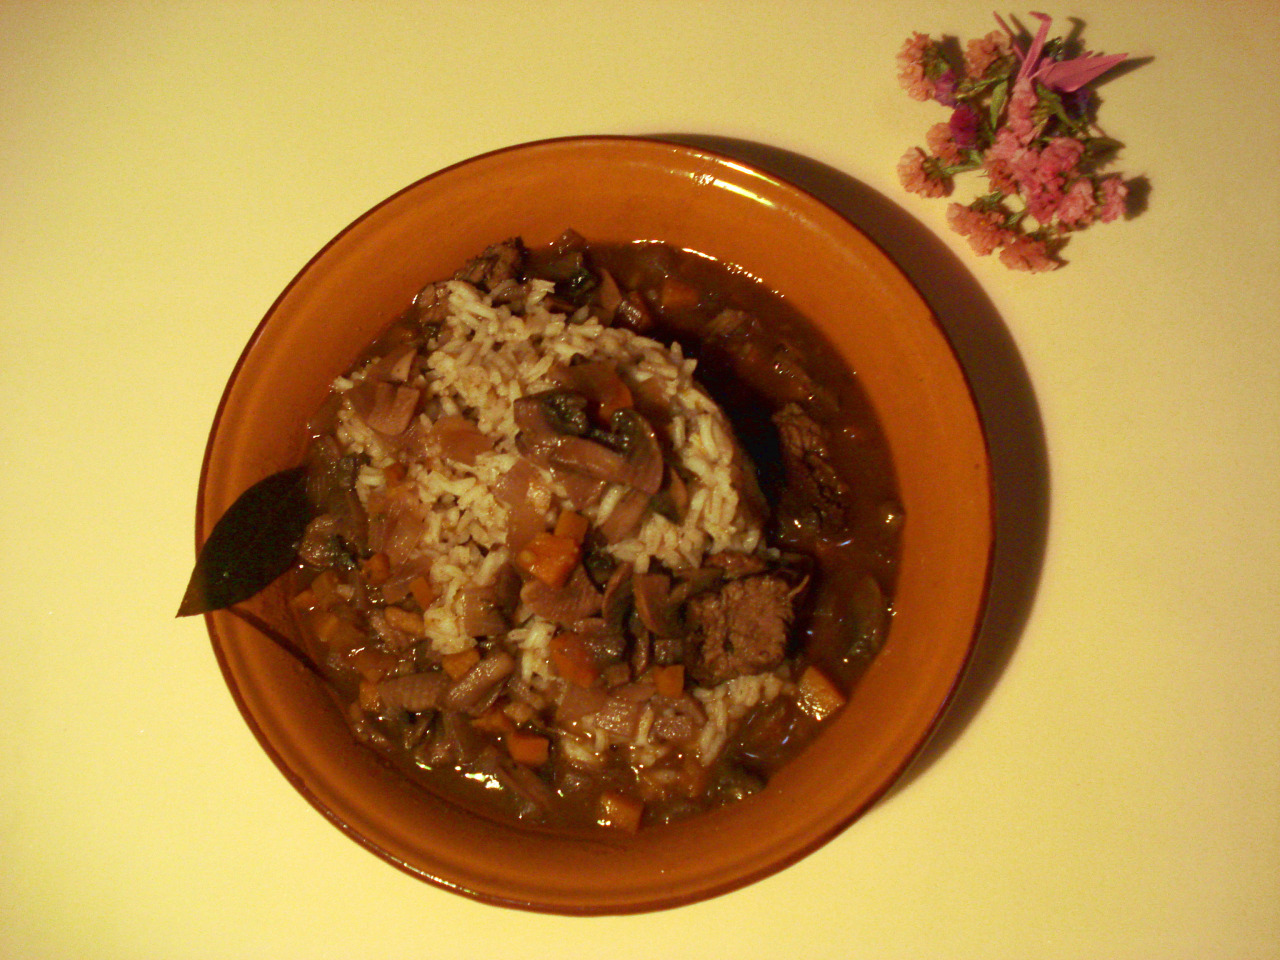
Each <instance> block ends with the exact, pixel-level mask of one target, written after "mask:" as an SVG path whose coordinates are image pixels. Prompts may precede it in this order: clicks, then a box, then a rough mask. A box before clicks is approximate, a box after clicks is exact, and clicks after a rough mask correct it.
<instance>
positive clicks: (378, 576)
mask: <svg viewBox="0 0 1280 960" xmlns="http://www.w3.org/2000/svg"><path fill="white" fill-rule="evenodd" d="M360 569H362V570H363V571H364V575H365V576H366V577H368V578H369V582H370V583H374V584H377V583H386V581H387V577H389V576H391V558H390V557H388V556H387V555H386V554H385V553H375V554H374V555H373V556H371V557H370V558H369V559H368V560H363V561H361V563H360Z"/></svg>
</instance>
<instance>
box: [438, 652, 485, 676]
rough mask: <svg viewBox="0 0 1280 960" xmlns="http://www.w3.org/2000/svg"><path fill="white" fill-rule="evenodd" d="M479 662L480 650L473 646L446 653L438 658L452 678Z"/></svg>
mask: <svg viewBox="0 0 1280 960" xmlns="http://www.w3.org/2000/svg"><path fill="white" fill-rule="evenodd" d="M479 662H480V651H479V650H477V649H476V648H475V647H472V648H471V649H470V650H461V651H459V652H458V653H446V654H445V655H444V656H443V657H441V658H440V666H441V668H442V669H443V670H444V672H445V673H447V674H448V675H449V677H450V679H452V680H458V679H460V678H461V677H462V676H463V675H465V674H466V673H467V671H468V670H470V669H471V668H472V667H474V666H475V665H476V664H477V663H479Z"/></svg>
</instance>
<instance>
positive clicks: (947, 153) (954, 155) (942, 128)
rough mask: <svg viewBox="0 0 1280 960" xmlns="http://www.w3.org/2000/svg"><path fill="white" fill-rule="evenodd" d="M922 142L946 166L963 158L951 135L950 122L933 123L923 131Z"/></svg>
mask: <svg viewBox="0 0 1280 960" xmlns="http://www.w3.org/2000/svg"><path fill="white" fill-rule="evenodd" d="M924 142H925V143H927V144H928V145H929V149H930V150H932V151H933V154H934V156H936V157H937V158H938V159H939V160H941V161H942V162H943V163H945V164H947V165H948V166H950V165H952V164H955V163H959V162H960V161H962V160H963V159H964V155H963V154H962V153H961V152H960V148H959V147H958V146H956V142H955V139H954V138H953V137H952V136H951V124H949V123H935V124H934V125H933V126H932V127H930V128H929V130H928V132H926V133H925V135H924Z"/></svg>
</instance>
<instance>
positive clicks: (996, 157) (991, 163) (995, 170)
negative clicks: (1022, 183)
mask: <svg viewBox="0 0 1280 960" xmlns="http://www.w3.org/2000/svg"><path fill="white" fill-rule="evenodd" d="M1026 153H1027V148H1026V147H1025V146H1023V145H1022V144H1021V143H1020V142H1019V141H1018V137H1017V136H1016V135H1015V134H1014V132H1013V131H1012V130H1010V129H1009V128H1008V127H1001V128H1000V129H999V130H997V131H996V136H995V140H994V142H993V143H992V144H991V147H990V148H989V149H988V150H987V152H986V153H985V154H984V155H983V158H982V168H983V170H984V171H986V174H987V179H989V180H990V181H991V188H992V189H993V190H996V191H998V192H999V193H1006V194H1016V193H1017V192H1018V178H1017V173H1016V169H1015V165H1017V166H1021V164H1022V159H1023V157H1024V156H1025V155H1026Z"/></svg>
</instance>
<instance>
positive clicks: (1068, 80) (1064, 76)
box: [1035, 53, 1129, 93]
mask: <svg viewBox="0 0 1280 960" xmlns="http://www.w3.org/2000/svg"><path fill="white" fill-rule="evenodd" d="M1128 56H1129V55H1128V54H1127V53H1116V54H1112V55H1111V56H1107V57H1095V56H1083V57H1076V58H1075V59H1074V60H1059V61H1052V62H1050V63H1047V64H1045V65H1044V66H1043V67H1042V68H1041V69H1040V70H1039V71H1038V72H1037V73H1036V77H1035V78H1036V79H1037V80H1039V81H1040V82H1041V83H1042V84H1044V85H1045V86H1046V87H1048V88H1050V89H1051V90H1061V91H1062V92H1063V93H1074V92H1075V91H1076V90H1079V89H1080V88H1081V87H1083V86H1084V85H1085V84H1086V83H1090V82H1092V81H1094V80H1096V79H1098V77H1100V76H1102V75H1103V74H1104V73H1106V72H1107V71H1108V70H1110V69H1111V68H1112V67H1114V66H1116V64H1119V63H1122V62H1123V61H1124V60H1125V58H1127V57H1128Z"/></svg>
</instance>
